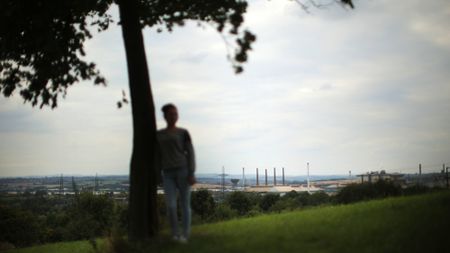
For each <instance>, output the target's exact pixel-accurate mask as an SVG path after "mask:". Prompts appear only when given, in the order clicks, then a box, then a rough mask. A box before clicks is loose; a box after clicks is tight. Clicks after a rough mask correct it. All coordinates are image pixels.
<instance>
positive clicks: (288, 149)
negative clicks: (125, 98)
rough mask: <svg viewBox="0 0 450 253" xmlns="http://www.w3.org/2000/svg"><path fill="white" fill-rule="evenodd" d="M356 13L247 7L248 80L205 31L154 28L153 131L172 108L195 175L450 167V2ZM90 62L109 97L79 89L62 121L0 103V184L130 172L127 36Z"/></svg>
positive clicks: (263, 4) (99, 49) (150, 46)
mask: <svg viewBox="0 0 450 253" xmlns="http://www.w3.org/2000/svg"><path fill="white" fill-rule="evenodd" d="M355 6H356V9H354V10H349V9H346V8H342V7H341V6H339V5H334V6H331V7H328V8H326V9H321V10H318V9H310V12H311V13H310V14H307V13H306V12H305V11H303V10H302V9H301V7H300V6H299V5H297V4H296V3H295V2H293V1H287V0H272V1H263V0H258V1H251V3H250V7H249V10H248V13H247V15H246V22H245V25H244V26H245V28H248V29H250V30H251V31H252V32H254V33H255V34H256V35H257V41H256V43H255V44H254V46H253V51H251V52H250V57H249V62H248V63H246V64H245V66H244V68H245V71H244V73H243V74H241V75H235V74H234V73H233V69H232V67H231V64H230V62H228V61H227V59H226V55H227V49H226V46H225V43H224V40H223V39H222V38H221V36H220V35H219V34H218V33H217V32H216V31H215V30H214V29H213V27H211V26H209V25H204V26H203V27H198V26H197V25H196V24H195V23H189V24H188V25H187V26H185V27H183V28H178V29H175V31H174V32H173V33H166V32H165V33H157V32H156V31H155V29H146V30H145V31H144V35H145V45H146V50H147V59H148V61H149V68H150V78H151V81H152V90H153V95H154V98H155V103H156V108H157V111H156V113H157V119H158V128H162V127H164V121H163V119H162V116H161V113H160V110H159V108H160V107H161V106H162V105H163V104H165V103H167V102H173V103H175V104H176V105H177V106H178V108H179V113H180V120H179V126H181V127H185V128H187V129H188V130H189V131H190V133H191V135H192V138H193V142H194V147H195V150H196V156H197V172H198V173H220V172H221V170H222V166H224V167H225V170H226V172H227V173H236V174H238V173H241V170H242V167H245V168H246V169H247V170H248V171H249V173H254V170H255V168H260V169H272V168H273V167H277V168H281V167H284V168H285V171H286V173H287V174H289V175H304V174H305V173H306V163H307V162H309V163H310V167H311V174H347V173H348V171H349V170H351V171H352V173H353V174H357V173H365V172H367V171H373V170H382V169H384V170H386V171H388V172H416V171H418V164H419V163H422V164H423V167H424V170H425V171H439V170H440V169H441V168H442V164H443V163H446V164H447V166H450V113H449V111H450V29H449V27H450V2H449V1H447V0H435V1H419V0H409V1H388V0H376V1H373V0H372V1H371V0H359V1H355ZM112 13H113V15H115V16H117V14H116V10H113V11H112ZM86 52H87V55H88V59H89V60H92V61H94V62H96V63H97V65H98V68H99V69H100V71H101V72H102V74H103V75H105V76H106V77H107V79H108V86H107V87H99V86H94V85H93V84H91V83H89V82H85V83H80V84H76V85H75V86H74V87H72V88H70V89H69V91H68V95H67V97H66V99H65V100H61V101H60V102H59V106H58V108H57V109H56V110H51V109H48V108H47V109H42V110H39V109H38V108H32V107H31V105H29V104H23V102H22V99H21V98H20V96H19V95H18V94H16V95H15V96H14V97H12V98H9V99H7V98H4V97H1V98H0V176H25V175H56V174H59V173H64V174H83V175H93V174H95V173H98V174H128V170H129V168H128V167H129V159H130V154H131V142H132V130H131V111H130V106H125V107H124V108H122V109H117V106H116V102H117V101H118V100H120V98H121V91H122V90H123V89H124V90H125V91H126V92H127V94H128V87H127V72H126V62H125V54H124V49H123V42H122V37H121V32H120V29H119V27H118V26H113V27H111V29H109V30H108V31H107V32H103V33H101V34H98V35H96V36H94V38H93V39H91V40H90V41H88V42H87V44H86ZM269 171H270V170H269Z"/></svg>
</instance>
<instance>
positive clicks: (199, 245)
mask: <svg viewBox="0 0 450 253" xmlns="http://www.w3.org/2000/svg"><path fill="white" fill-rule="evenodd" d="M449 215H450V192H449V191H444V192H438V193H432V194H426V195H419V196H413V197H397V198H389V199H384V200H375V201H369V202H363V203H357V204H352V205H345V206H329V207H320V208H313V209H309V210H304V211H296V212H289V213H282V214H272V215H263V216H259V217H254V218H246V219H237V220H232V221H227V222H221V223H214V224H206V225H202V226H195V227H193V231H192V238H191V240H190V242H189V244H187V245H181V244H173V243H170V242H169V241H168V236H165V235H163V236H162V237H161V238H160V239H158V240H155V241H154V242H149V243H147V244H146V245H141V246H139V247H138V248H136V247H133V249H131V248H127V249H126V250H125V251H124V252H196V253H202V252H221V253H222V252H274V253H275V252H276V253H278V252H302V253H303V252H449V251H450V248H449V246H450V245H449V243H447V238H449V236H450V234H449V228H450V217H449ZM98 244H99V245H98V248H99V250H98V251H99V252H105V251H107V249H108V248H110V247H109V246H110V244H109V243H107V242H106V241H105V240H99V242H98ZM88 249H89V250H88ZM89 251H90V252H95V251H94V250H93V249H92V247H91V246H90V244H89V243H88V242H72V243H60V244H50V245H44V246H39V247H33V248H26V249H20V250H13V251H8V252H14V253H16V252H17V253H18V252H24V253H25V252H27V253H31V252H49V253H50V252H55V253H56V252H58V253H64V252H89Z"/></svg>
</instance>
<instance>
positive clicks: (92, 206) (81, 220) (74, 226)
mask: <svg viewBox="0 0 450 253" xmlns="http://www.w3.org/2000/svg"><path fill="white" fill-rule="evenodd" d="M68 213H69V217H70V221H69V223H68V225H67V230H68V232H69V235H70V238H69V239H72V240H80V239H90V238H93V237H96V236H101V235H104V233H105V232H108V231H109V230H110V229H111V228H112V224H113V221H114V202H113V201H112V200H111V199H110V198H109V197H108V196H106V195H98V196H97V195H93V194H91V193H82V194H80V195H79V196H78V198H77V199H76V201H75V203H74V204H73V205H72V206H71V207H70V209H69V211H68Z"/></svg>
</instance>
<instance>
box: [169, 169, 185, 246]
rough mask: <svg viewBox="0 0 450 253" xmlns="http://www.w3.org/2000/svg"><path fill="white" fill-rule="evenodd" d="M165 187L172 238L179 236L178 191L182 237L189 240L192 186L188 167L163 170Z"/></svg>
mask: <svg viewBox="0 0 450 253" xmlns="http://www.w3.org/2000/svg"><path fill="white" fill-rule="evenodd" d="M162 176H163V186H164V195H165V199H166V207H167V217H168V218H169V223H170V228H171V230H172V236H174V237H177V236H179V233H178V215H177V189H178V192H179V196H180V205H181V214H182V215H181V221H182V226H183V230H182V234H181V235H182V236H184V237H185V238H189V234H190V232H191V186H190V185H189V183H188V169H187V168H186V167H180V168H174V169H167V170H163V172H162Z"/></svg>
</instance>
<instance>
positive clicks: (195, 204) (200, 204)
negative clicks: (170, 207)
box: [191, 189, 216, 220]
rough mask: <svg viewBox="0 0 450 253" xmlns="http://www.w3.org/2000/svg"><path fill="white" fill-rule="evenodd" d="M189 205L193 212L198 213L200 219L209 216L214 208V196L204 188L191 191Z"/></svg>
mask: <svg viewBox="0 0 450 253" xmlns="http://www.w3.org/2000/svg"><path fill="white" fill-rule="evenodd" d="M191 206H192V210H193V211H194V213H196V214H198V215H199V216H200V217H201V219H202V220H207V218H209V217H211V216H212V215H213V214H214V211H215V209H216V203H215V202H214V198H213V196H212V194H211V193H210V192H209V191H208V190H206V189H200V190H198V191H194V192H192V196H191Z"/></svg>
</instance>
